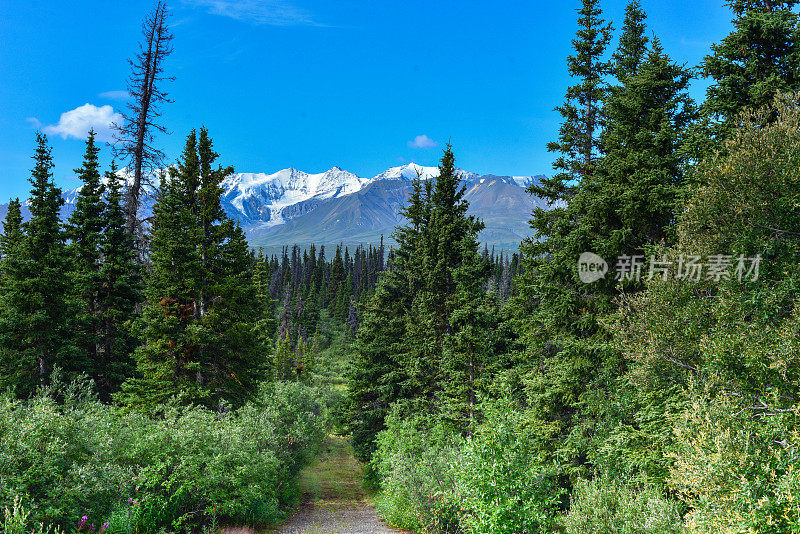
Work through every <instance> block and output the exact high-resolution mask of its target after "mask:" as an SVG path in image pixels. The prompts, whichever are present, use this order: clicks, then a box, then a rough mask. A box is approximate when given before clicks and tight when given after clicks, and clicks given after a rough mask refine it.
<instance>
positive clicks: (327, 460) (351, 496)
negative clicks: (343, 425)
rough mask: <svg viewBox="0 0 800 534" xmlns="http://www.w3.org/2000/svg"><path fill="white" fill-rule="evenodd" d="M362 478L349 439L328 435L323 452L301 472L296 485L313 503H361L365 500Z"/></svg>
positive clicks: (360, 469) (359, 466)
mask: <svg viewBox="0 0 800 534" xmlns="http://www.w3.org/2000/svg"><path fill="white" fill-rule="evenodd" d="M363 481H364V474H363V471H362V468H361V464H359V463H358V461H357V460H356V459H355V458H354V457H353V452H352V450H351V449H350V440H349V439H348V438H344V437H339V436H328V441H327V443H326V444H325V448H324V450H323V453H322V454H321V455H320V456H319V458H317V460H316V461H314V463H312V464H311V465H309V466H308V467H306V469H305V470H304V471H303V472H302V473H301V475H300V480H299V487H300V491H301V492H303V494H304V495H305V496H306V498H307V499H309V500H313V501H317V505H324V504H326V503H342V502H350V503H363V502H366V501H367V493H366V492H365V491H364V488H363Z"/></svg>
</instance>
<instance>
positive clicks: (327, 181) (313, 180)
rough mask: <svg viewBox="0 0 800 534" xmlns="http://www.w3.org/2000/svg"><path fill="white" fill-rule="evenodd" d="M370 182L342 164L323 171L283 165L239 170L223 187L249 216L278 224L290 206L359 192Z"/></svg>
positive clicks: (233, 202) (227, 197)
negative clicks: (269, 169)
mask: <svg viewBox="0 0 800 534" xmlns="http://www.w3.org/2000/svg"><path fill="white" fill-rule="evenodd" d="M368 182H369V180H368V179H365V178H360V177H358V176H356V175H355V174H353V173H352V172H348V171H345V170H342V169H340V168H339V167H333V168H332V169H329V170H327V171H325V172H322V173H319V174H308V173H305V172H303V171H299V170H297V169H283V170H281V171H278V172H276V173H273V174H266V173H235V174H232V175H230V176H228V177H227V178H225V180H224V181H223V182H222V188H223V190H224V191H225V193H224V195H223V198H224V199H225V201H226V202H227V203H229V204H230V205H231V206H233V207H234V208H235V209H236V210H237V211H238V212H240V213H241V214H243V215H245V216H246V217H247V218H248V219H251V220H259V221H262V222H266V223H268V224H270V225H275V224H280V223H282V222H284V218H283V210H284V208H286V207H288V206H292V205H295V204H298V203H300V202H306V201H309V200H312V199H316V200H325V199H329V198H334V197H339V196H342V195H347V194H350V193H355V192H356V191H359V190H360V189H361V188H362V187H364V185H366V184H367V183H368Z"/></svg>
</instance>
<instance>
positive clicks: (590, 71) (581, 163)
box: [530, 0, 612, 231]
mask: <svg viewBox="0 0 800 534" xmlns="http://www.w3.org/2000/svg"><path fill="white" fill-rule="evenodd" d="M599 4H600V2H599V0H582V6H581V9H580V10H579V11H578V32H577V34H576V36H575V39H574V40H573V41H572V42H573V45H574V47H575V54H574V55H571V56H569V57H568V58H567V70H568V72H569V75H570V76H571V77H572V78H574V79H575V80H576V85H573V86H571V87H569V88H568V89H567V94H566V100H565V101H564V104H562V105H561V106H560V107H557V108H556V111H558V112H559V113H560V114H561V117H562V118H563V121H562V123H561V128H560V129H559V134H558V140H556V141H553V142H551V143H549V144H548V145H547V150H548V151H550V152H555V153H557V154H559V156H558V157H557V158H556V161H555V162H554V164H553V168H554V169H555V170H556V171H557V173H556V174H555V175H553V176H552V177H549V178H545V179H543V180H542V181H541V182H540V183H539V184H533V185H531V187H530V191H531V192H532V193H533V194H535V195H536V196H538V197H540V198H543V199H546V200H547V201H549V202H550V203H551V204H557V203H559V202H561V201H563V200H564V199H565V198H568V197H569V195H570V191H572V189H573V188H574V185H575V183H576V182H578V181H580V180H582V179H584V178H586V177H587V176H591V175H592V174H593V172H594V167H595V160H596V158H597V151H598V148H599V146H600V138H599V134H600V126H601V118H602V117H601V115H602V102H603V99H604V96H605V92H606V89H605V85H604V83H605V82H604V77H605V75H606V74H608V72H609V69H610V63H609V62H607V61H605V60H604V59H603V55H604V53H605V51H606V48H607V46H608V43H609V42H610V41H611V31H612V28H611V24H606V23H605V21H604V20H603V19H602V18H601V17H602V11H601V10H600V7H599ZM534 220H535V221H536V226H537V227H541V229H542V230H543V231H547V227H548V221H549V220H550V217H549V216H548V213H547V212H546V211H537V212H536V213H535V214H534Z"/></svg>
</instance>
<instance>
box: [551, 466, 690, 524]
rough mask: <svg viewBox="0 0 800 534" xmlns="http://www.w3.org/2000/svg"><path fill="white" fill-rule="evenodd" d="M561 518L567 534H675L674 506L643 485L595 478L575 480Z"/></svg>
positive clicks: (676, 516) (676, 517)
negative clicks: (565, 511) (565, 509)
mask: <svg viewBox="0 0 800 534" xmlns="http://www.w3.org/2000/svg"><path fill="white" fill-rule="evenodd" d="M570 501H571V505H570V509H569V513H568V514H567V515H566V516H565V517H564V519H563V526H564V528H565V529H566V532H567V533H568V534H677V533H679V532H682V528H683V526H682V521H681V515H680V511H679V509H678V503H676V502H674V501H670V500H669V499H667V498H665V497H664V496H663V495H662V494H661V492H660V491H659V489H658V488H657V487H655V486H653V485H651V484H648V483H646V482H637V481H624V480H619V479H613V478H608V477H598V478H595V479H593V480H591V481H586V480H579V481H578V482H577V483H576V485H575V487H574V489H573V492H572V495H571V498H570Z"/></svg>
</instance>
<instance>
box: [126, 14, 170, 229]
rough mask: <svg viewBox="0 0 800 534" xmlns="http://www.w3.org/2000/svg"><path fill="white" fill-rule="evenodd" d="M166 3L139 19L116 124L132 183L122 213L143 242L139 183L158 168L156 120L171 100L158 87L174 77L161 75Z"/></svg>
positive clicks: (166, 30) (167, 45)
mask: <svg viewBox="0 0 800 534" xmlns="http://www.w3.org/2000/svg"><path fill="white" fill-rule="evenodd" d="M167 18H168V12H167V4H166V3H165V2H164V1H163V0H159V1H158V3H157V4H156V5H155V7H154V8H153V10H152V11H151V12H150V13H149V14H148V15H147V17H146V18H145V20H144V22H143V23H142V41H140V42H139V53H138V54H136V56H135V57H134V58H133V59H129V60H128V63H129V64H130V66H131V76H130V78H129V79H128V93H130V100H129V102H128V106H127V110H126V111H125V112H123V113H122V116H123V121H122V124H115V125H114V128H115V133H114V157H115V158H117V159H118V160H119V161H121V162H124V163H125V164H126V166H127V167H128V171H129V172H130V171H131V170H133V183H130V182H129V183H128V187H127V190H126V195H125V216H126V218H127V230H128V233H130V234H133V235H134V236H136V238H137V241H138V242H139V243H141V242H142V237H143V236H142V233H143V229H142V224H141V221H140V220H139V208H140V206H141V202H142V198H141V197H142V186H143V185H149V180H148V176H147V173H148V172H149V171H153V170H156V169H158V168H161V167H162V166H163V163H164V153H163V152H162V151H161V150H159V149H158V148H156V147H155V146H154V145H153V141H154V135H155V133H167V129H166V128H165V127H164V126H163V125H162V124H159V123H158V118H159V117H160V116H161V109H160V105H161V104H164V103H169V102H172V101H171V100H170V99H169V96H168V94H167V93H166V92H164V91H163V90H162V89H161V85H162V83H163V82H166V81H171V80H174V79H175V78H174V77H171V76H165V75H164V67H163V63H164V59H166V58H167V56H169V55H170V54H171V53H172V37H173V36H172V34H171V33H170V31H169V27H168V26H167Z"/></svg>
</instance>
